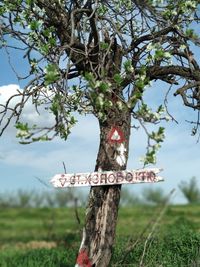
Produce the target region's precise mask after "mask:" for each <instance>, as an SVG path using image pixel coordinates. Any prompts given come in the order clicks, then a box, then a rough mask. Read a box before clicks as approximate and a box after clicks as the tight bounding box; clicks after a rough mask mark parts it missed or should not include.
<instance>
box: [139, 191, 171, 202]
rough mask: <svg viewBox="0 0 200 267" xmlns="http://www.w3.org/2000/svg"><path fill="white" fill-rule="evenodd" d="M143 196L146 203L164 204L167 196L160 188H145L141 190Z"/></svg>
mask: <svg viewBox="0 0 200 267" xmlns="http://www.w3.org/2000/svg"><path fill="white" fill-rule="evenodd" d="M143 198H144V200H145V202H146V203H147V204H154V205H159V204H164V203H165V202H166V201H167V198H168V196H167V195H165V193H164V191H163V189H162V188H145V189H144V190H143Z"/></svg>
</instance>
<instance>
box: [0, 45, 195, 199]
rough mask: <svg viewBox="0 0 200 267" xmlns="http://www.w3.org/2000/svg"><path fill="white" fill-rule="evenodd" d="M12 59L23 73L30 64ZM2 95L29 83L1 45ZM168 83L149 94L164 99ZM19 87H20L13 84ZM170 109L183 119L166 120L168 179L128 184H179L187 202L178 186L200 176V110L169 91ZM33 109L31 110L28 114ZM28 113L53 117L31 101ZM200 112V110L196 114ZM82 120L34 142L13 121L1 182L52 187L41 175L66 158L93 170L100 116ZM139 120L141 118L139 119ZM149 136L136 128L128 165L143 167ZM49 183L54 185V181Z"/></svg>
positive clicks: (163, 163) (71, 166)
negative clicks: (199, 117) (197, 130)
mask: <svg viewBox="0 0 200 267" xmlns="http://www.w3.org/2000/svg"><path fill="white" fill-rule="evenodd" d="M13 55H14V57H13V59H12V63H13V64H14V66H15V68H16V70H17V72H18V73H25V70H26V64H25V62H24V60H23V59H22V58H20V57H19V56H18V55H17V54H13ZM0 59H1V60H0V70H1V71H0V93H1V95H0V101H2V99H3V94H5V93H6V92H8V91H9V90H16V88H17V87H18V88H20V87H21V88H23V86H24V84H23V82H22V83H21V84H20V83H19V81H18V80H17V78H16V75H15V74H14V72H13V71H12V69H11V67H10V65H9V64H8V58H7V56H6V54H5V52H3V51H1V50H0ZM162 87H163V85H162V84H159V85H158V86H153V87H152V88H149V89H148V90H147V95H146V98H147V99H148V100H149V101H150V103H151V105H152V106H156V105H157V104H158V103H160V102H161V101H162V100H163V97H164V93H165V92H166V91H165V89H167V87H166V88H162ZM13 88H14V89H13ZM169 110H170V111H171V112H172V113H173V115H174V116H175V118H176V119H177V120H178V122H179V124H176V123H175V122H173V123H172V122H170V123H168V124H166V125H165V126H166V139H165V142H164V144H163V145H162V147H161V149H160V151H159V153H158V161H157V164H156V167H161V168H163V169H164V171H163V172H162V176H163V177H164V178H165V181H164V182H162V183H159V184H149V185H147V184H144V185H129V186H128V188H129V189H130V190H132V191H133V193H134V192H135V193H136V194H138V193H140V192H141V191H142V190H143V189H144V188H145V187H161V188H163V189H164V190H165V192H169V191H170V190H171V189H173V188H175V189H177V190H176V194H175V198H174V201H175V202H179V203H183V202H184V199H183V197H182V195H181V193H180V191H179V190H178V188H177V186H178V184H179V183H180V181H187V180H188V179H190V178H191V177H192V176H196V177H197V178H198V179H200V177H199V163H200V153H199V149H200V143H196V141H197V138H196V137H192V136H191V125H189V124H188V123H186V122H185V119H193V120H195V118H196V117H195V118H194V112H193V111H192V110H190V109H188V108H185V107H184V106H183V104H182V101H181V99H180V98H178V97H176V98H174V97H172V96H170V97H169ZM27 114H28V115H27ZM27 114H25V116H27V117H28V116H29V118H31V120H33V119H34V120H40V122H41V123H42V121H43V120H47V119H48V116H49V115H48V114H46V115H45V117H42V118H41V117H40V118H39V117H38V116H37V115H36V114H35V113H34V110H33V109H32V108H31V106H29V107H28V110H27ZM195 116H196V115H195ZM78 120H79V123H78V124H77V125H76V126H75V127H74V129H73V131H72V134H71V136H70V137H69V139H68V140H67V141H66V142H64V141H61V140H59V139H55V140H53V141H52V142H43V143H42V142H40V143H34V144H30V145H20V144H18V140H17V139H16V138H15V135H16V132H15V129H14V128H12V127H9V128H8V129H7V132H5V134H4V135H3V136H2V137H1V138H0V183H1V189H0V192H2V191H14V190H17V189H19V188H23V189H34V188H36V189H46V188H45V186H44V185H43V184H42V183H41V182H39V181H38V179H37V178H36V177H38V178H40V179H42V180H44V181H46V182H47V183H48V181H49V180H50V178H51V177H52V176H54V175H55V174H57V173H62V172H63V164H62V162H65V165H66V168H67V171H68V172H70V173H71V172H90V171H93V169H94V166H95V162H96V154H97V151H98V144H99V129H98V122H97V120H96V119H95V118H94V117H93V116H83V117H78ZM136 125H137V123H136ZM145 148H146V137H145V134H144V133H143V132H142V131H141V130H138V131H137V130H132V135H131V143H130V155H129V161H128V169H136V168H140V167H142V164H141V163H140V160H139V159H140V157H141V156H142V155H144V153H145ZM49 186H51V185H50V184H49Z"/></svg>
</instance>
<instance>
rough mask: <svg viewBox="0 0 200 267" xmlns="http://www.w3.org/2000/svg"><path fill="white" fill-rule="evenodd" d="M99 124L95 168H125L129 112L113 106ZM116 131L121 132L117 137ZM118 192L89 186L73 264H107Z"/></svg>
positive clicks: (91, 266) (97, 266) (118, 187)
mask: <svg viewBox="0 0 200 267" xmlns="http://www.w3.org/2000/svg"><path fill="white" fill-rule="evenodd" d="M99 124H100V146H99V152H98V157H97V163H96V168H95V171H110V170H113V171H119V170H124V169H126V164H127V159H128V150H129V137H130V126H131V125H130V124H131V115H130V112H129V111H128V110H125V111H122V110H121V111H119V110H118V111H117V112H116V109H115V111H114V112H111V113H110V116H109V118H107V120H106V122H104V123H101V122H100V123H99ZM116 131H117V132H118V133H120V134H121V136H120V137H119V136H116ZM113 134H114V135H113ZM112 135H113V137H112ZM104 179H107V178H105V177H104ZM120 191H121V185H106V186H96V187H95V186H93V187H91V190H90V196H89V202H88V207H87V210H86V221H85V227H84V229H83V239H82V243H81V246H80V250H79V255H78V258H77V264H76V267H78V266H79V267H107V266H108V265H109V262H110V259H111V255H112V247H113V244H114V240H115V230H116V224H117V216H118V206H119V201H120Z"/></svg>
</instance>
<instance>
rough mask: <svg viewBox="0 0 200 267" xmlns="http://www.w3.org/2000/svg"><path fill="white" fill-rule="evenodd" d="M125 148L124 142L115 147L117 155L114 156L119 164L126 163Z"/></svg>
mask: <svg viewBox="0 0 200 267" xmlns="http://www.w3.org/2000/svg"><path fill="white" fill-rule="evenodd" d="M125 152H126V148H125V146H124V144H121V145H120V146H119V147H118V148H117V156H116V161H117V163H118V164H119V165H120V166H123V165H124V164H125V163H126V156H125Z"/></svg>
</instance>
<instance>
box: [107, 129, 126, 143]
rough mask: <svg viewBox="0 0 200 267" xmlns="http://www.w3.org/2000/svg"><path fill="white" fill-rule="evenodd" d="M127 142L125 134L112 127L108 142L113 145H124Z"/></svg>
mask: <svg viewBox="0 0 200 267" xmlns="http://www.w3.org/2000/svg"><path fill="white" fill-rule="evenodd" d="M124 140H125V138H124V134H123V132H122V130H121V129H120V128H119V127H112V128H111V130H110V132H109V134H108V141H109V142H111V143H119V144H121V143H123V142H124Z"/></svg>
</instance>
